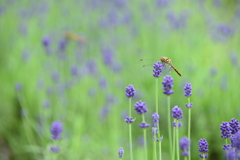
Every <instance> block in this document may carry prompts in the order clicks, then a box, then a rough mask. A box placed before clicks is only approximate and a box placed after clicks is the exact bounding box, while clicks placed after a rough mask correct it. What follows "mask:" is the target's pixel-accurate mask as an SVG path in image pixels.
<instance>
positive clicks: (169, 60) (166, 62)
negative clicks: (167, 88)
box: [160, 57, 182, 76]
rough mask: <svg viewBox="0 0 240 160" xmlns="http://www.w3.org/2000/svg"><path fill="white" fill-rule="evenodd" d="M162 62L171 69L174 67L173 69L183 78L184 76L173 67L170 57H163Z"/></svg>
mask: <svg viewBox="0 0 240 160" xmlns="http://www.w3.org/2000/svg"><path fill="white" fill-rule="evenodd" d="M160 61H161V62H162V63H163V64H168V65H169V66H170V67H172V69H174V71H175V72H176V73H177V74H178V75H179V76H182V74H181V73H180V72H179V71H178V70H177V69H176V68H175V67H174V66H173V64H172V61H171V59H170V58H168V57H161V58H160Z"/></svg>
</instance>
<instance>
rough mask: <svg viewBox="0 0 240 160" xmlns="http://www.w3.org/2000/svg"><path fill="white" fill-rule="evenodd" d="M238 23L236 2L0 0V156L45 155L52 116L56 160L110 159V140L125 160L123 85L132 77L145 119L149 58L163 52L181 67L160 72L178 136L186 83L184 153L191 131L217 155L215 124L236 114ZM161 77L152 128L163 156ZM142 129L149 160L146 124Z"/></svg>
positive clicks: (151, 84)
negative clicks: (189, 92)
mask: <svg viewBox="0 0 240 160" xmlns="http://www.w3.org/2000/svg"><path fill="white" fill-rule="evenodd" d="M239 26H240V5H239V1H237V0H213V1H206V0H194V1H191V0H182V1H180V0H150V1H143V0H138V1H137V0H131V1H128V0H83V1H78V0H69V1H63V0H58V1H54V0H53V1H47V0H43V1H30V0H22V1H17V0H2V1H1V2H0V31H1V32H0V75H1V78H0V81H1V82H0V84H1V85H0V102H1V103H0V109H1V111H0V159H2V160H8V159H18V160H32V159H46V160H47V159H51V153H50V151H49V147H50V146H51V145H52V143H53V142H52V140H51V139H50V137H51V134H50V126H51V124H52V122H53V121H57V120H59V121H61V122H62V123H63V126H64V130H63V133H62V137H63V138H62V140H61V141H60V142H58V145H59V146H60V148H61V151H60V152H59V153H58V159H69V160H70V159H71V160H78V159H79V160H80V159H81V160H93V159H104V160H113V159H118V155H117V152H118V148H119V147H124V150H125V154H124V158H123V159H129V149H128V125H127V124H126V122H125V121H124V118H126V115H127V111H128V98H127V97H126V96H125V87H127V86H128V85H129V84H133V85H134V87H135V89H136V91H137V93H136V96H135V97H134V98H133V101H132V104H133V105H134V103H135V102H136V101H138V100H142V101H144V102H146V104H147V105H148V109H149V112H148V113H147V114H146V117H147V118H146V121H147V122H148V123H150V124H151V115H152V113H154V111H155V78H154V77H153V76H152V68H151V66H152V64H153V63H154V62H157V61H158V60H159V58H160V57H161V56H166V57H169V58H171V60H172V62H173V64H174V66H175V67H176V68H177V69H178V70H179V71H180V72H181V73H182V77H179V76H178V75H177V74H176V73H175V72H174V71H172V72H171V73H170V74H171V76H172V77H173V78H174V88H173V90H174V94H173V95H172V96H171V107H173V106H175V105H178V106H179V107H181V108H182V109H183V112H184V113H183V115H184V118H183V119H182V122H183V126H182V127H181V128H180V131H179V133H180V136H179V137H183V136H186V135H187V108H186V107H185V103H187V98H186V97H184V92H183V88H184V85H185V84H186V83H191V84H192V86H193V96H192V97H191V102H193V103H194V106H193V108H192V131H191V135H192V139H191V152H192V159H197V157H198V146H197V142H198V140H199V139H201V138H206V139H207V141H208V143H209V156H210V157H209V159H219V160H221V159H223V154H224V153H223V150H222V145H223V144H224V143H225V141H224V139H222V138H221V137H220V130H219V126H220V124H221V123H222V122H223V121H230V120H231V118H238V117H239V114H240V110H239V106H240V101H239V95H240V90H239V83H238V82H237V81H238V80H239V79H240V66H239V62H238V57H239V50H240V45H239V44H240V39H239V38H240V35H239V33H240V31H239ZM67 33H68V34H67ZM66 34H67V35H66ZM76 37H77V38H76ZM44 43H45V45H44ZM141 58H144V59H152V60H149V61H143V62H140V61H139V59H141ZM145 62H146V63H145ZM143 63H144V64H150V65H149V67H148V66H147V67H142V65H143ZM167 74H168V73H167ZM165 75H166V74H164V75H163V76H165ZM163 76H162V77H160V78H159V82H160V84H159V92H160V94H159V107H160V129H161V134H162V135H163V137H164V140H163V142H162V145H163V159H164V160H167V159H168V158H169V155H168V138H167V137H168V136H167V135H168V134H167V117H166V112H167V110H166V101H167V99H166V96H165V95H163V94H162V89H161V87H162V85H161V82H162V80H163ZM132 108H133V111H132V112H133V117H135V118H136V121H135V122H134V123H133V143H134V144H133V147H134V148H133V154H134V159H137V160H141V159H143V157H144V156H143V154H144V152H143V146H142V130H141V129H140V128H139V127H138V124H139V123H140V122H141V116H139V115H137V114H136V113H135V112H134V106H132ZM147 131H148V152H149V159H152V152H153V151H152V150H153V149H152V146H153V145H152V143H153V142H152V138H151V128H149V129H148V130H147ZM181 159H183V157H181Z"/></svg>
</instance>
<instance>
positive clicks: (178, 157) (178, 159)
mask: <svg viewBox="0 0 240 160" xmlns="http://www.w3.org/2000/svg"><path fill="white" fill-rule="evenodd" d="M178 130H179V128H178V120H177V122H176V144H177V146H176V148H177V160H180V155H179V135H178Z"/></svg>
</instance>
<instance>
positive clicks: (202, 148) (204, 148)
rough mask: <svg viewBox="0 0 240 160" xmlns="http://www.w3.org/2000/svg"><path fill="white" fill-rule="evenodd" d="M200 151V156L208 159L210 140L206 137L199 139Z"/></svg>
mask: <svg viewBox="0 0 240 160" xmlns="http://www.w3.org/2000/svg"><path fill="white" fill-rule="evenodd" d="M198 148H199V149H198V151H199V152H201V154H199V157H200V158H202V159H206V158H207V157H208V154H207V152H208V142H207V140H206V139H200V140H199V141H198Z"/></svg>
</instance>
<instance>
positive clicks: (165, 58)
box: [160, 57, 169, 63]
mask: <svg viewBox="0 0 240 160" xmlns="http://www.w3.org/2000/svg"><path fill="white" fill-rule="evenodd" d="M160 61H161V62H162V63H168V62H169V58H167V57H161V58H160Z"/></svg>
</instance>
